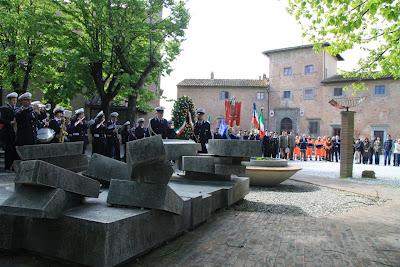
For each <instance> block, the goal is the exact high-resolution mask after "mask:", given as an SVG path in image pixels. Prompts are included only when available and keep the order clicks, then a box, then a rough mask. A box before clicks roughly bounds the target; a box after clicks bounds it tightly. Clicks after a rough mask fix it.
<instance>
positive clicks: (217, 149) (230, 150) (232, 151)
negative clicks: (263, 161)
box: [207, 139, 262, 157]
mask: <svg viewBox="0 0 400 267" xmlns="http://www.w3.org/2000/svg"><path fill="white" fill-rule="evenodd" d="M207 150H208V153H210V154H214V155H219V156H226V157H259V156H261V154H262V151H261V142H260V141H257V140H233V139H230V140H228V139H211V140H209V141H208V148H207Z"/></svg>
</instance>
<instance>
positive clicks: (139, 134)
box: [135, 118, 148, 139]
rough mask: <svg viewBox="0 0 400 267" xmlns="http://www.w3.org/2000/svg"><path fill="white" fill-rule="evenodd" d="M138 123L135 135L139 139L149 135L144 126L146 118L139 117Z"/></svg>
mask: <svg viewBox="0 0 400 267" xmlns="http://www.w3.org/2000/svg"><path fill="white" fill-rule="evenodd" d="M137 123H138V126H137V127H136V128H135V137H136V138H137V139H143V138H145V137H146V136H148V131H147V129H146V128H145V127H144V119H143V118H140V119H138V121H137Z"/></svg>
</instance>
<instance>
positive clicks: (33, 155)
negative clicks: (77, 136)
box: [16, 142, 83, 160]
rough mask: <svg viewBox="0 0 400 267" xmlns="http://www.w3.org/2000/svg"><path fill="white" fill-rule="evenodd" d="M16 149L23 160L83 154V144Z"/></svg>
mask: <svg viewBox="0 0 400 267" xmlns="http://www.w3.org/2000/svg"><path fill="white" fill-rule="evenodd" d="M16 149H17V153H18V155H19V157H20V158H21V160H30V159H45V158H53V157H60V156H70V155H78V154H82V151H83V142H66V143H51V144H40V145H26V146H17V148H16Z"/></svg>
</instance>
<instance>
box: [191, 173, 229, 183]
mask: <svg viewBox="0 0 400 267" xmlns="http://www.w3.org/2000/svg"><path fill="white" fill-rule="evenodd" d="M184 178H186V179H189V180H197V181H230V180H231V175H220V174H215V173H203V172H192V171H185V175H184Z"/></svg>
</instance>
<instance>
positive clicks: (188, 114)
mask: <svg viewBox="0 0 400 267" xmlns="http://www.w3.org/2000/svg"><path fill="white" fill-rule="evenodd" d="M187 116H188V119H189V125H190V128H192V131H193V132H194V124H193V121H192V116H191V115H190V112H189V110H188V111H187Z"/></svg>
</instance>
